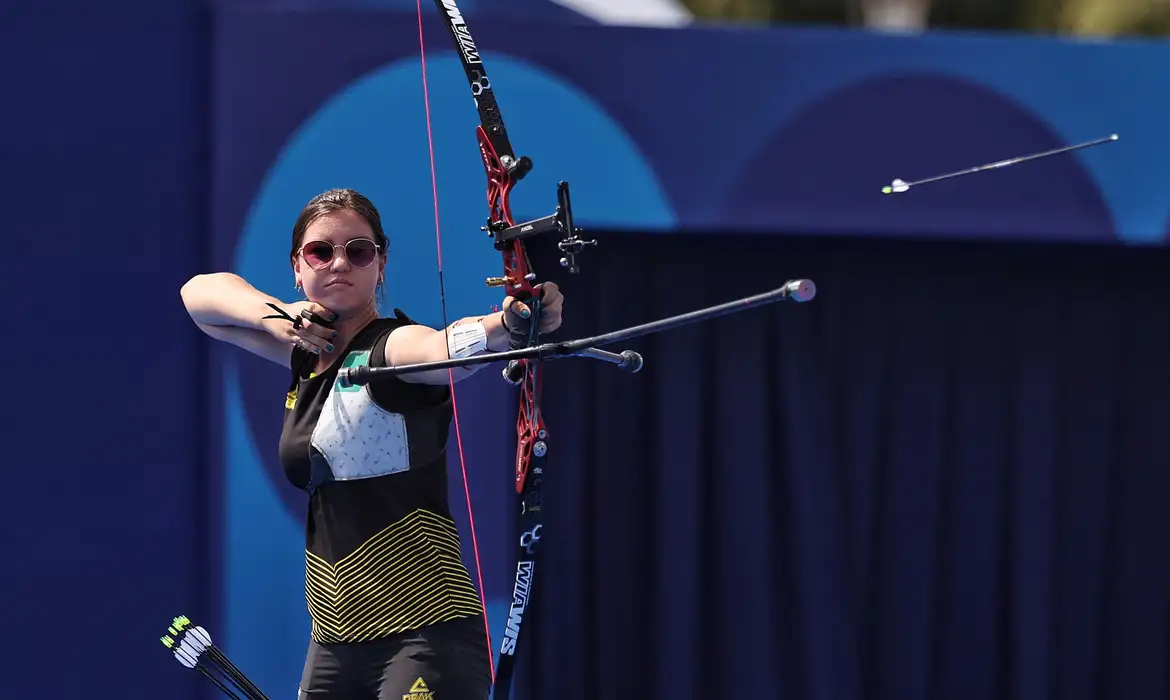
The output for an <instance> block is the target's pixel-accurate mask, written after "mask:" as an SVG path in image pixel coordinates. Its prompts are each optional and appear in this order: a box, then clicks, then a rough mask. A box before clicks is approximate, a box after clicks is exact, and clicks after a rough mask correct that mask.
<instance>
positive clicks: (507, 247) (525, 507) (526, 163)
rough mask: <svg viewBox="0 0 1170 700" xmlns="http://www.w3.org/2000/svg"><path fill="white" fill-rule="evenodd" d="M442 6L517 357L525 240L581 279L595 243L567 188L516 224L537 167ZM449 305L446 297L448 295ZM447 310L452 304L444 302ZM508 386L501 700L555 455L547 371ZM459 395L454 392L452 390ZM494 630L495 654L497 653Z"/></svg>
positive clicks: (535, 305)
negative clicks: (580, 226)
mask: <svg viewBox="0 0 1170 700" xmlns="http://www.w3.org/2000/svg"><path fill="white" fill-rule="evenodd" d="M417 6H418V19H419V47H420V52H421V53H422V56H423V86H424V90H425V89H426V52H425V48H424V45H425V42H424V38H423V18H422V0H417ZM435 6H436V7H437V8H438V10H439V12H440V14H441V15H442V16H443V18H444V20H445V22H446V26H447V29H448V31H449V33H450V35H451V38H452V41H453V42H454V45H455V49H456V52H457V53H458V54H459V58H460V62H461V64H462V65H463V71H464V73H465V75H466V76H467V82H468V86H469V87H470V88H471V93H472V96H473V97H474V98H475V104H476V109H477V111H478V112H479V121H480V124H479V126H478V127H477V128H476V141H477V142H478V145H479V152H480V156H481V158H482V160H483V168H484V174H485V175H486V177H487V201H488V218H487V224H486V225H485V226H484V227H483V230H484V231H486V232H487V233H488V235H489V236H490V237H491V238H492V239H493V241H494V246H495V248H496V250H498V251H500V253H501V255H502V257H503V268H504V269H503V274H502V275H500V276H498V277H489V278H487V279H486V283H487V285H488V286H490V287H503V288H504V292H505V294H506V295H507V296H509V297H513V298H515V299H517V300H519V301H522V302H524V303H525V305H526V306H528V308H529V309H530V311H531V314H530V315H529V316H528V317H527V318H526V319H525V320H524V322H523V323H522V324H520V327H517V328H512V329H510V330H511V338H510V341H509V347H510V349H511V350H519V349H524V348H531V347H533V346H535V345H536V344H538V343H539V341H540V334H539V328H540V318H541V311H542V307H541V299H540V292H538V285H537V284H536V274H535V273H534V272H533V270H532V266H531V262H530V260H529V257H528V253H527V251H526V250H525V243H524V242H525V240H526V239H528V238H531V237H532V236H538V235H545V234H549V233H553V234H557V235H559V237H560V239H561V240H560V242H559V243H558V247H559V249H560V250H561V252H562V253H563V254H564V257H563V258H562V259H561V265H562V266H563V267H566V268H568V270H569V272H570V273H576V272H577V260H576V256H577V255H579V254H581V252H582V251H583V249H584V247H585V246H586V245H593V244H595V241H584V240H582V239H581V238H580V237H579V236H578V233H579V231H578V230H577V229H576V228H575V227H574V225H573V216H572V209H571V203H570V201H569V186H568V184H567V183H565V182H561V183H560V184H559V185H558V189H557V200H558V207H557V210H556V212H555V213H554V214H552V215H550V216H546V217H543V218H540V219H536V220H534V221H528V222H523V223H520V224H517V223H516V221H515V219H514V218H513V216H512V207H511V193H512V188H513V187H514V186H515V185H516V183H518V182H519V181H520V180H522V179H523V178H524V176H525V175H527V174H528V172H529V171H530V170H531V169H532V160H531V159H529V158H528V157H526V156H521V157H517V156H516V154H515V152H514V150H513V149H512V144H511V141H510V140H509V138H508V132H507V129H506V127H505V126H504V119H503V117H502V116H501V114H500V110H499V106H498V105H497V103H496V96H495V92H494V91H493V89H492V82H491V78H490V77H489V76H488V74H487V70H486V69H485V68H484V65H483V60H482V58H481V57H480V52H479V48H478V47H477V46H476V44H475V40H474V39H473V38H472V36H471V32H470V31H469V30H468V27H467V22H466V21H465V20H464V18H463V14H462V12H461V11H460V10H459V7H458V5H457V4H456V2H455V0H435ZM430 128H431V127H430V108H429V106H428V108H427V129H428V134H429V133H430ZM431 153H432V155H431V175H432V181H435V179H436V178H435V167H434V150H433V148H432V151H431ZM435 189H436V224H435V226H436V238H438V212H437V209H438V205H437V201H438V196H437V186H436V187H435ZM441 259H442V258H441V256H440V277H439V280H440V291H441V292H442V271H441V268H442V263H441ZM443 296H444V297H445V296H446V295H445V294H443ZM444 303H445V302H444ZM443 323H444V327H447V325H448V324H447V316H446V310H445V309H444V312H443ZM503 375H504V379H505V380H506V381H507V382H508V383H510V384H513V385H518V386H519V387H520V392H519V393H520V396H519V406H518V411H517V418H516V438H517V439H516V461H515V486H516V492H517V493H518V494H519V501H520V532H521V533H522V534H521V535H520V537H519V547H518V549H517V558H516V577H515V581H514V584H513V589H512V601H511V604H510V607H509V611H508V621H507V625H506V627H505V630H504V638H503V640H502V641H501V643H500V660H499V666H498V668H493V674H492V675H493V686H494V695H493V697H494V698H495V700H506V699H507V697H508V696H509V694H510V692H511V682H512V674H513V669H514V667H515V659H516V657H515V654H516V647H517V644H518V642H519V634H520V627H521V625H522V623H523V618H524V613H525V611H526V610H527V608H528V602H529V599H530V595H531V592H532V586H533V583H534V578H533V577H534V573H535V566H536V552H537V548H538V546H539V544H540V541H541V530H542V528H543V515H544V513H543V501H544V494H543V489H544V478H545V476H546V469H547V463H546V460H547V457H548V453H549V443H548V429H547V427H546V425H545V423H544V418H543V416H542V415H541V411H540V394H541V383H542V382H541V375H542V364H541V363H540V362H537V361H534V360H533V359H530V358H522V359H514V360H512V361H510V362H509V363H508V365H507V366H506V367H505V368H504V371H503ZM452 391H454V387H452ZM458 420H459V419H458V414H457V413H456V415H455V422H456V435H457V436H458V435H459V424H458ZM460 456H461V463H462V448H460ZM463 483H464V488H465V490H466V491H467V501H468V502H467V505H468V515H469V517H471V520H472V540H473V542H474V541H475V539H476V536H475V526H474V516H473V515H472V510H471V495H470V490H469V489H468V488H467V473H466V468H464V472H463ZM475 556H476V570H477V571H480V577H479V578H480V592H481V595H483V596H484V597H485V599H486V591H485V589H484V586H483V575H482V571H481V569H480V564H479V554H478V545H477V546H476V555H475ZM484 618H485V625H486V624H487V619H486V618H487V609H486V600H485V608H484ZM490 644H491V642H490V627H489V650H488V651H489V654H490V653H491V649H490Z"/></svg>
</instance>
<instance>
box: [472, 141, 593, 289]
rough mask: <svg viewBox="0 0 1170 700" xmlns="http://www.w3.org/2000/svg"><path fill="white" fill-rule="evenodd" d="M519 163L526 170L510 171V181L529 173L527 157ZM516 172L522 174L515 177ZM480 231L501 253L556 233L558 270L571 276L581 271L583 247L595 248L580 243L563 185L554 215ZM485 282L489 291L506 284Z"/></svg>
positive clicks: (493, 280) (493, 225) (490, 223)
mask: <svg viewBox="0 0 1170 700" xmlns="http://www.w3.org/2000/svg"><path fill="white" fill-rule="evenodd" d="M508 160H511V159H508ZM500 161H501V163H504V162H505V159H504V158H501V159H500ZM519 162H521V163H527V167H526V168H524V169H521V167H516V168H515V169H514V170H512V171H511V172H512V177H513V178H515V179H516V180H519V179H520V178H522V177H523V176H524V174H527V173H528V171H529V170H531V169H532V161H531V160H529V158H528V157H527V156H523V157H521V158H520V161H519ZM505 167H506V165H505ZM517 172H520V173H523V174H521V175H516V173H517ZM480 230H481V231H486V232H487V235H488V236H489V237H491V238H494V239H495V248H496V250H503V249H504V248H505V247H506V246H507V245H508V244H509V243H511V242H513V241H517V240H524V239H526V238H532V237H534V236H542V235H544V234H546V233H558V234H560V236H561V240H560V241H559V242H558V243H557V248H558V249H559V250H560V251H561V253H562V254H563V255H562V257H561V260H560V262H561V267H564V268H567V269H568V270H569V272H570V273H571V274H574V275H575V274H577V272H579V271H580V268H579V267H577V256H578V255H580V254H581V253H582V252H583V251H584V249H585V246H587V245H597V241H595V240H584V239H582V238H581V236H580V234H581V233H582V232H583V229H580V228H576V227H575V226H574V225H573V204H572V202H571V201H570V199H569V183H567V182H564V181H562V182H560V183H558V184H557V211H556V213H555V214H550V215H548V216H544V217H541V218H539V219H533V220H532V221H525V222H524V223H520V224H516V225H515V226H508V224H507V223H506V222H504V221H488V224H487V226H481V227H480ZM525 277H526V279H527V280H528V281H529V282H533V281H535V280H536V275H535V274H533V273H531V272H529V273H528V274H527V275H526V276H525ZM486 281H487V285H488V286H489V287H503V286H505V285H507V284H508V279H507V278H506V277H488V278H487V280H486Z"/></svg>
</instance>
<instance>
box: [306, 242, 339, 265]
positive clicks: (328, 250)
mask: <svg viewBox="0 0 1170 700" xmlns="http://www.w3.org/2000/svg"><path fill="white" fill-rule="evenodd" d="M301 255H302V256H303V257H304V258H305V262H307V263H309V264H310V265H312V266H313V267H325V266H326V265H328V264H329V263H330V261H332V260H333V246H331V245H329V244H328V243H326V242H324V241H314V242H312V243H306V244H305V247H304V248H302V249H301Z"/></svg>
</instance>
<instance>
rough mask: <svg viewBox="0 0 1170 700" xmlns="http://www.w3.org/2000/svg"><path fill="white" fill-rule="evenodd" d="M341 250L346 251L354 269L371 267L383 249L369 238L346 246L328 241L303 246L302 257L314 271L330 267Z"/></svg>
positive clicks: (347, 258)
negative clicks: (337, 251) (334, 256)
mask: <svg viewBox="0 0 1170 700" xmlns="http://www.w3.org/2000/svg"><path fill="white" fill-rule="evenodd" d="M338 248H341V249H342V250H344V251H345V259H346V260H348V261H349V264H350V265H353V266H354V267H369V266H370V264H371V263H373V262H374V259H375V258H377V257H378V250H379V249H380V248H381V246H379V245H378V244H377V243H374V242H373V241H371V240H370V239H368V238H355V239H353V240H352V241H349V242H347V243H346V244H345V245H333V244H332V243H329V242H328V241H309V242H308V243H306V244H304V245H303V246H301V257H302V258H304V259H305V262H307V263H309V267H311V268H313V269H314V270H321V269H324V268H326V267H329V265H330V264H332V262H333V251H334V250H336V249H338Z"/></svg>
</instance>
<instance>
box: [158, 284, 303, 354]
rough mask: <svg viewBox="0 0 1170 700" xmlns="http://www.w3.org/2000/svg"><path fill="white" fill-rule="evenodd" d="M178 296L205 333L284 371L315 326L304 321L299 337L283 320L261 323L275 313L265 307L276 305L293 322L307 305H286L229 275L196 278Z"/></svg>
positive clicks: (286, 321)
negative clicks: (300, 340) (296, 348)
mask: <svg viewBox="0 0 1170 700" xmlns="http://www.w3.org/2000/svg"><path fill="white" fill-rule="evenodd" d="M179 293H180V296H182V298H183V305H184V306H186V307H187V313H188V314H190V315H191V320H193V321H195V325H197V326H199V329H200V330H202V331H203V332H204V333H206V334H207V335H209V336H211V337H212V338H215V339H216V340H220V341H223V342H226V343H231V344H232V345H235V346H236V347H239V348H242V349H244V350H247V351H248V352H250V353H252V354H254V355H257V356H259V357H263V358H264V359H266V360H269V361H271V362H275V363H277V364H279V365H281V366H283V367H289V366H290V360H291V357H292V349H293V346H294V345H295V344H296V342H297V340H298V339H302V340H303V339H305V336H306V335H310V333H307V331H311V330H312V329H311V328H310V327H311V326H313V325H314V324H312V323H309V322H308V321H304V322H303V324H304V326H303V328H302V330H301V332H300V333H298V332H297V331H296V330H295V329H293V327H292V324H291V323H290V322H289V321H288V320H286V319H281V318H277V319H264V317H265V316H271V315H273V314H274V313H275V310H274V309H273V308H272V307H270V306H268V304H276V305H277V306H278V307H280V308H282V309H284V311H285V313H287V314H288V315H289V316H291V317H293V318H296V317H297V316H298V315H299V314H300V311H301V309H300V307H301V306H307V305H309V304H307V303H301V304H285V303H284V302H282V301H280V300H279V299H277V298H275V297H272V296H269V295H267V294H265V293H264V292H261V291H260V290H258V289H256V288H255V287H253V286H252V285H250V284H248V282H247V281H246V280H245V279H244V278H242V277H240V276H239V275H235V274H232V273H230V272H216V273H210V274H204V275H196V276H195V277H192V278H191V279H190V280H188V281H187V283H186V284H184V285H183V288H182V289H181V290H180V292H179ZM309 306H315V305H309ZM322 332H324V329H322Z"/></svg>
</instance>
